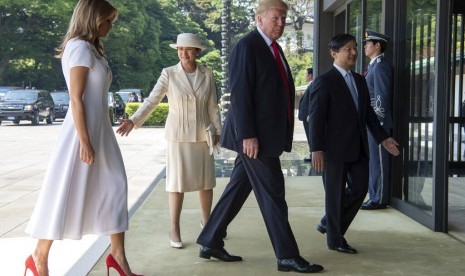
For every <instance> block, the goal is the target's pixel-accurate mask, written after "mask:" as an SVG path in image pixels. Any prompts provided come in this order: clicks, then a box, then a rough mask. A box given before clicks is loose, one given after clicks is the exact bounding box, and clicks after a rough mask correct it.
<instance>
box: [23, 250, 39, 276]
mask: <svg viewBox="0 0 465 276" xmlns="http://www.w3.org/2000/svg"><path fill="white" fill-rule="evenodd" d="M28 269H29V270H30V271H31V272H32V274H34V276H39V272H37V268H36V264H35V263H34V259H33V258H32V255H29V257H27V259H26V269H25V270H24V276H26V273H27V270H28Z"/></svg>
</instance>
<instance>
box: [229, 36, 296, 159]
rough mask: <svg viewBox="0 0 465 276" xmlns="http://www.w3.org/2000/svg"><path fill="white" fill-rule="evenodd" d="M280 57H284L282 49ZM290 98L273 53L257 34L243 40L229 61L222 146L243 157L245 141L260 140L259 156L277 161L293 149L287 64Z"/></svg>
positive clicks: (289, 79)
mask: <svg viewBox="0 0 465 276" xmlns="http://www.w3.org/2000/svg"><path fill="white" fill-rule="evenodd" d="M280 52H281V55H282V56H283V58H284V54H283V52H282V50H281V49H280ZM284 65H285V66H286V68H287V72H288V82H289V84H290V86H291V87H290V90H291V91H290V105H291V112H292V116H291V122H289V120H288V113H287V112H288V111H287V109H288V100H289V95H287V92H286V91H285V90H284V86H283V80H282V78H281V74H280V71H279V68H278V64H277V62H276V60H275V58H274V55H273V53H272V52H271V50H270V48H269V47H268V45H267V44H266V42H265V40H264V39H263V37H262V36H261V35H260V33H259V32H258V31H257V30H254V31H252V32H250V33H249V34H247V35H246V36H245V37H243V38H242V39H240V40H239V41H238V42H237V43H236V45H235V46H234V48H233V50H232V52H231V54H230V58H229V68H228V69H229V88H228V89H229V92H230V93H231V98H230V100H231V103H230V109H229V111H228V114H227V115H226V119H225V122H224V125H223V130H222V134H221V145H222V146H223V147H225V148H228V149H231V150H234V151H236V152H239V153H242V152H243V148H242V140H243V139H246V138H253V137H257V138H258V145H259V155H261V156H265V157H277V156H280V155H281V154H282V152H283V151H290V150H291V148H292V136H293V132H294V115H293V110H294V98H295V87H294V81H293V79H292V75H291V73H290V72H291V71H290V68H289V65H288V63H287V61H286V60H285V59H284Z"/></svg>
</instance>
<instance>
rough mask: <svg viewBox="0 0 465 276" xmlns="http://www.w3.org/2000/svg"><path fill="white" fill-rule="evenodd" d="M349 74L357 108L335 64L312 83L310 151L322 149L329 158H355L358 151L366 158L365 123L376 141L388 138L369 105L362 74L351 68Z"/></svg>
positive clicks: (342, 160)
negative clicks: (350, 74) (352, 78)
mask: <svg viewBox="0 0 465 276" xmlns="http://www.w3.org/2000/svg"><path fill="white" fill-rule="evenodd" d="M352 75H353V77H354V79H355V84H356V86H357V92H358V106H359V109H358V111H357V109H356V107H355V104H354V101H353V99H352V96H351V94H350V90H349V87H348V86H347V84H346V82H345V80H344V77H343V76H342V75H341V73H340V72H339V71H338V70H337V69H336V68H335V67H334V66H333V67H332V69H330V70H329V71H328V72H326V73H324V74H323V75H321V76H319V77H317V78H316V79H315V80H314V81H313V83H312V88H311V91H310V108H309V113H310V114H309V115H310V122H309V126H310V143H311V145H312V151H323V152H324V153H325V159H326V160H328V161H337V162H352V161H356V160H357V159H358V158H359V156H360V152H363V153H364V155H365V156H366V158H367V159H368V158H369V153H368V138H367V127H368V129H369V130H370V131H371V133H372V134H373V136H374V137H375V139H376V140H377V141H378V143H380V142H382V141H383V140H385V139H387V138H388V134H387V133H386V131H385V130H384V129H383V128H382V127H381V125H380V123H379V121H378V118H377V116H376V114H375V112H374V111H373V108H372V107H371V105H370V96H369V92H368V87H367V85H366V81H365V78H364V77H363V76H361V75H359V74H357V73H354V72H352ZM361 150H362V151H361Z"/></svg>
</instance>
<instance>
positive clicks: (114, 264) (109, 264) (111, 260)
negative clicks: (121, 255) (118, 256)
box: [34, 254, 144, 276]
mask: <svg viewBox="0 0 465 276" xmlns="http://www.w3.org/2000/svg"><path fill="white" fill-rule="evenodd" d="M105 262H106V264H107V276H110V267H113V268H114V269H115V270H116V271H117V272H118V273H119V275H120V276H144V275H139V274H134V273H131V275H126V273H124V271H123V269H122V268H121V266H119V264H118V263H117V262H116V260H115V258H113V255H111V254H109V255H108V256H107V259H106V261H105ZM37 275H38V274H37ZM34 276H35V275H34Z"/></svg>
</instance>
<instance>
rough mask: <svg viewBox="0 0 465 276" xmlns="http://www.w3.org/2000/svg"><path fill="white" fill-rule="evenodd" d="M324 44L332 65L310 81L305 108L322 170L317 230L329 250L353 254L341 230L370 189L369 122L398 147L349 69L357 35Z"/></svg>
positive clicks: (380, 138) (388, 144) (390, 146)
mask: <svg viewBox="0 0 465 276" xmlns="http://www.w3.org/2000/svg"><path fill="white" fill-rule="evenodd" d="M328 46H329V49H330V54H331V56H332V58H333V59H334V64H333V67H332V68H331V69H330V70H329V71H328V72H326V73H324V74H322V75H321V76H318V77H317V78H316V79H315V80H314V81H313V83H312V90H311V92H310V108H309V113H310V114H309V115H310V120H309V121H310V122H309V124H310V125H309V127H310V143H311V145H312V165H313V166H314V167H315V170H316V171H317V172H323V181H324V186H325V207H326V215H325V216H324V217H323V219H322V220H321V221H320V223H319V225H318V227H317V230H318V231H320V232H322V233H325V232H326V233H327V245H328V248H329V249H331V250H336V251H338V252H341V253H349V254H355V253H357V250H356V249H355V248H353V247H352V246H350V245H349V244H348V243H347V241H346V239H345V238H344V235H345V233H346V231H347V229H348V228H349V226H350V224H351V222H352V220H353V219H354V217H355V215H356V214H357V212H358V210H359V209H360V206H361V205H362V203H363V200H364V198H365V196H366V194H367V191H368V175H369V169H368V162H369V157H370V154H369V150H368V138H367V127H368V129H369V130H370V131H371V134H372V135H373V137H374V138H375V139H376V141H377V142H378V143H381V144H382V145H383V146H384V148H385V149H386V150H387V151H388V152H389V153H391V154H393V155H398V154H399V150H398V149H397V145H398V144H397V142H396V141H395V140H394V139H392V138H390V137H389V136H388V134H387V133H386V131H385V130H384V129H383V127H382V126H381V125H380V122H379V121H378V118H377V116H376V113H375V112H374V111H373V108H372V107H371V104H370V96H369V92H368V87H367V84H366V81H365V78H364V77H363V76H361V75H359V74H357V73H355V72H353V71H351V70H350V68H351V67H352V66H354V64H355V62H356V61H357V54H358V52H357V42H356V40H355V37H353V36H352V35H349V34H340V35H336V36H334V37H333V38H332V39H331V41H330V42H329V45H328Z"/></svg>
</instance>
